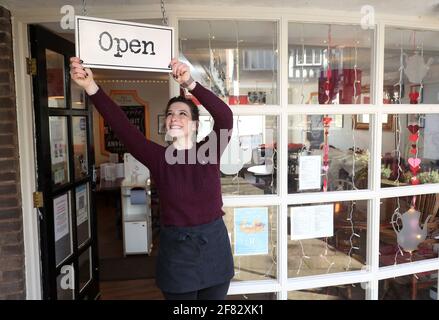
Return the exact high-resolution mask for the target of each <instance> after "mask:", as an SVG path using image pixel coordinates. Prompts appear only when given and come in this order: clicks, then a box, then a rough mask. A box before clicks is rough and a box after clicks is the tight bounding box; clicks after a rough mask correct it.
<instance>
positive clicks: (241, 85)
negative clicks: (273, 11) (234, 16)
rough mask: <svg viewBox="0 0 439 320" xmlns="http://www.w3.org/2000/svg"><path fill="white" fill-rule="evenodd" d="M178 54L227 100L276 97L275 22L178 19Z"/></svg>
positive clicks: (260, 100) (243, 101) (247, 101)
mask: <svg viewBox="0 0 439 320" xmlns="http://www.w3.org/2000/svg"><path fill="white" fill-rule="evenodd" d="M179 32H180V38H179V44H180V59H181V60H183V61H185V62H189V66H190V67H191V71H192V74H193V77H194V79H195V80H197V81H200V83H202V84H203V85H205V86H206V87H208V88H210V89H211V90H212V91H214V92H215V93H216V94H217V95H218V96H219V97H221V98H222V99H224V101H226V102H227V103H229V104H231V105H236V104H259V105H261V104H277V103H278V85H277V81H278V80H277V78H278V72H277V68H278V45H277V23H276V22H272V21H234V20H227V21H221V20H212V21H207V20H205V21H194V20H190V21H189V20H188V21H180V24H179Z"/></svg>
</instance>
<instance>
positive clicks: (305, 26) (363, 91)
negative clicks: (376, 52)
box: [288, 23, 373, 104]
mask: <svg viewBox="0 0 439 320" xmlns="http://www.w3.org/2000/svg"><path fill="white" fill-rule="evenodd" d="M372 42H373V30H363V29H362V28H361V27H360V26H356V25H328V24H315V23H289V25H288V103H290V104H368V103H370V79H371V76H370V75H371V61H372V60H371V58H372V52H371V44H372ZM354 84H356V85H354Z"/></svg>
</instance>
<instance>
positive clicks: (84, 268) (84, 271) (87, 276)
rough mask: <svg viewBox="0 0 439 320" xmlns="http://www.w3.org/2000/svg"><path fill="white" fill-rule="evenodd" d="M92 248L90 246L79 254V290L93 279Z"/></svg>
mask: <svg viewBox="0 0 439 320" xmlns="http://www.w3.org/2000/svg"><path fill="white" fill-rule="evenodd" d="M91 261H92V260H91V249H90V248H88V249H87V250H86V251H84V252H83V253H82V254H81V255H80V256H79V290H82V289H83V288H84V287H85V285H86V284H87V283H88V282H89V281H90V280H91V274H92V271H91Z"/></svg>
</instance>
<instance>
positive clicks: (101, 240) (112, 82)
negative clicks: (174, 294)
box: [31, 21, 169, 299]
mask: <svg viewBox="0 0 439 320" xmlns="http://www.w3.org/2000/svg"><path fill="white" fill-rule="evenodd" d="M137 22H139V21H137ZM143 22H146V21H143ZM146 23H153V22H151V21H147V22H146ZM155 23H158V22H155ZM32 29H38V30H40V29H41V30H43V31H41V32H44V34H45V37H46V38H47V39H48V40H47V42H50V43H51V45H52V47H53V46H55V43H56V41H58V43H62V45H61V46H60V47H62V48H63V50H64V49H66V48H68V51H66V52H65V53H64V54H62V57H63V58H62V59H61V58H60V57H59V56H57V55H56V54H52V53H50V55H49V53H47V54H46V53H45V54H46V56H45V59H46V63H47V60H49V59H50V61H52V60H53V61H58V60H59V61H58V62H57V63H58V65H62V68H63V69H62V70H63V71H62V72H63V76H62V78H63V79H64V81H65V85H64V87H61V86H60V85H59V81H52V80H54V79H52V78H50V77H52V74H49V73H54V71H52V70H51V71H50V72H49V73H48V72H46V74H44V73H41V74H38V76H36V77H34V95H35V98H36V97H37V95H38V96H40V95H41V94H40V90H41V88H39V87H38V86H42V84H45V83H46V82H47V83H49V78H50V79H52V80H50V81H51V82H50V83H57V84H58V87H57V88H54V89H53V90H55V89H56V90H58V91H60V90H61V91H62V89H63V88H67V89H65V93H64V95H63V94H58V93H59V92H56V91H55V92H50V94H47V97H43V98H40V97H39V98H38V100H41V99H43V100H44V99H46V100H50V102H48V103H46V104H50V106H49V105H47V106H45V107H44V108H43V107H41V106H39V107H38V110H37V104H36V105H35V114H37V113H38V112H41V109H44V110H46V112H47V110H48V111H49V114H47V115H45V116H44V114H43V115H42V116H38V117H36V119H35V121H36V127H37V129H38V130H37V131H38V132H39V131H41V130H43V129H44V128H43V126H42V125H41V124H39V123H37V122H42V121H43V118H44V117H50V116H56V117H69V116H70V117H73V118H72V119H71V120H68V119H67V120H65V121H67V124H66V129H64V124H61V122H63V121H64V120H62V119H64V118H59V119H58V118H56V119H58V120H59V121H58V122H59V125H57V124H54V125H52V126H54V127H56V128H61V129H60V130H61V131H62V132H64V131H65V132H66V134H65V136H66V137H67V138H66V139H67V141H66V143H65V144H63V145H66V148H67V149H66V150H67V151H69V152H70V153H69V154H72V155H75V150H76V149H75V147H74V145H75V143H74V141H71V140H69V139H73V138H74V137H75V134H74V133H69V132H70V131H71V130H73V128H74V125H75V123H76V122H74V121H76V118H75V116H79V113H81V114H80V115H81V116H83V117H85V119H84V120H81V121H82V122H84V121H85V127H86V130H85V131H84V132H85V133H83V135H84V134H85V135H86V137H87V139H86V144H85V147H84V148H85V149H86V150H87V154H86V155H83V158H82V164H83V165H84V159H85V158H86V159H87V160H86V161H87V171H86V175H85V176H84V179H89V180H87V183H88V184H87V186H86V189H85V190H86V191H84V190H83V189H78V190H76V189H75V190H73V189H66V188H67V187H65V186H63V187H62V190H63V191H67V192H70V193H68V195H67V199H68V200H65V198H66V197H65V196H64V194H63V198H62V201H61V200H60V199H58V198H57V197H56V196H59V194H55V195H54V196H55V199H56V202H55V204H52V209H50V210H52V211H51V212H50V213H49V210H47V208H46V205H45V207H44V208H43V210H46V211H47V212H44V213H43V215H44V214H45V215H52V216H53V214H54V211H53V210H55V209H54V208H55V205H58V206H61V204H63V203H64V204H65V202H66V201H67V203H68V205H69V206H70V207H68V208H69V210H70V211H68V212H69V213H70V215H71V216H68V217H69V219H70V220H68V221H69V225H68V228H70V229H71V232H70V233H69V234H71V240H70V241H71V247H72V250H73V251H75V250H76V253H75V252H73V255H74V254H76V256H75V257H70V255H69V258H68V259H67V260H65V261H63V263H62V264H60V265H57V267H56V268H55V270H54V271H53V270H51V271H52V272H49V271H45V273H46V276H45V277H48V278H49V279H50V280H47V282H48V283H49V282H50V283H51V285H47V288H45V289H44V291H45V292H46V291H47V292H48V293H47V295H46V294H44V298H45V299H84V298H85V299H96V298H99V299H162V298H163V297H162V295H161V292H160V290H159V289H158V288H157V287H156V286H155V278H154V277H155V258H154V256H155V255H156V252H157V249H158V243H157V239H158V237H157V235H158V229H159V228H158V215H159V212H158V207H159V205H158V202H157V198H158V196H157V194H156V192H155V189H154V183H152V185H151V207H152V215H153V221H152V224H153V225H152V230H151V232H152V243H153V248H152V252H151V253H150V254H149V255H147V254H125V252H124V250H123V239H124V237H123V225H122V214H123V212H122V206H121V203H120V202H121V201H120V199H121V193H120V191H121V187H120V184H121V181H122V180H123V178H124V177H120V178H119V179H118V180H117V181H114V182H113V183H110V184H109V183H108V181H105V179H103V176H102V175H101V166H102V165H103V164H106V163H109V162H110V161H112V160H111V159H110V157H109V153H108V150H105V146H103V144H102V143H101V140H102V139H101V138H102V136H101V135H102V132H101V131H102V130H101V123H100V122H101V119H100V116H99V114H98V113H97V111H96V110H94V108H93V107H92V105H90V106H89V104H88V103H89V101H88V100H87V98H86V95H85V94H84V93H83V92H82V90H80V88H76V87H74V86H75V85H74V84H73V83H71V82H70V79H69V74H68V70H69V62H68V58H69V57H70V56H73V55H74V33H73V30H71V31H70V32H69V31H67V32H66V30H61V29H60V28H59V24H58V23H45V24H42V25H40V26H33V27H32ZM34 33H35V32H34V31H33V33H32V32H31V34H32V36H33V37H34ZM49 34H51V36H49ZM54 39H57V40H56V41H55V40H54ZM42 43H43V42H41V40H39V41H34V40H33V41H32V46H33V47H34V48H35V52H37V51H38V50H39V51H42V50H43V49H42V48H41V44H42ZM48 45H49V44H48ZM44 50H46V49H44ZM48 50H51V51H53V52H55V53H58V52H61V49H59V50H58V49H56V50H55V49H54V48H52V49H48ZM58 54H59V53H58ZM40 55H41V54H40ZM32 56H34V55H32ZM35 57H37V56H35ZM37 60H38V59H37ZM61 60H62V61H63V62H62V63H61V62H60V61H61ZM46 69H47V67H46ZM52 69H53V68H52ZM58 69H59V68H58ZM93 73H94V77H95V79H96V81H97V83H98V84H99V85H100V86H101V88H102V89H103V90H104V91H105V92H106V93H107V94H110V93H111V92H112V91H134V92H136V93H137V95H138V96H139V97H140V98H141V99H142V100H143V101H145V102H146V103H147V104H148V106H149V119H148V121H147V122H148V123H147V128H148V130H149V133H148V134H149V137H150V139H151V140H153V141H154V142H157V143H162V144H164V143H165V142H164V135H163V134H162V133H161V132H160V131H161V130H160V128H159V119H160V116H161V115H162V114H163V112H164V106H165V105H166V102H167V100H168V96H169V85H168V76H167V75H166V74H157V73H147V72H133V71H131V72H126V71H118V70H103V69H102V70H98V69H95V70H93ZM57 76H58V78H59V74H58V75H57ZM46 90H49V91H50V90H52V89H46ZM62 96H64V98H62ZM48 97H52V98H51V99H49V98H48ZM63 99H64V100H65V101H66V102H65V104H66V106H67V107H65V108H62V107H61V108H60V107H59V106H62V101H63ZM52 100H54V101H52ZM69 101H70V102H69ZM81 101H83V103H84V107H83V109H79V108H77V107H75V106H79V105H80V104H79V103H80V102H81ZM69 103H70V104H69ZM40 105H42V104H41V103H40ZM78 110H79V111H78ZM52 113H53V115H52ZM66 113H67V115H66ZM49 119H52V118H49ZM52 121H53V119H52ZM69 121H70V122H71V123H70V122H69ZM43 122H44V121H43ZM46 122H47V120H46ZM46 126H48V127H49V129H48V130H49V133H48V134H46V135H41V134H40V133H39V134H38V135H39V136H38V139H39V142H38V144H37V153H38V163H39V164H40V163H41V164H42V165H41V166H40V165H38V167H39V169H40V167H41V169H43V168H44V165H46V166H47V167H46V168H45V170H46V171H45V173H41V174H40V171H39V177H41V180H42V182H41V184H42V186H43V185H45V186H46V187H47V188H49V185H50V183H49V182H47V181H46V180H47V178H48V177H50V176H51V175H52V173H51V171H50V170H49V169H52V168H50V164H51V163H53V162H54V161H53V160H54V159H52V158H50V155H51V153H50V152H51V149H50V148H49V149H48V150H46V151H44V152H43V151H42V150H44V148H43V146H44V145H45V146H46V147H47V146H50V143H49V142H50V139H51V131H50V130H51V129H50V128H51V124H48V125H47V124H46ZM83 126H84V123H82V127H83ZM52 130H54V129H52ZM63 130H64V131H63ZM69 130H70V131H69ZM72 142H73V145H72V146H70V144H72ZM52 144H53V145H54V144H55V143H52ZM56 145H57V147H58V148H59V146H58V143H56ZM70 149H72V150H71V151H70ZM54 150H55V149H54ZM57 152H58V151H57ZM40 153H41V160H40ZM53 153H55V151H53ZM65 154H67V153H65ZM44 155H45V156H44ZM64 158H66V157H64ZM121 158H123V157H119V159H118V160H119V165H120V164H121V163H123V159H121ZM121 160H122V161H121ZM57 161H58V160H57ZM59 161H60V160H59ZM66 161H67V160H66ZM69 161H71V162H72V164H73V168H70V162H68V161H67V163H68V165H65V164H63V165H62V166H61V161H60V162H59V164H58V166H59V169H53V170H55V171H56V170H58V171H59V173H57V174H56V175H55V174H53V177H52V180H55V179H57V180H56V181H58V180H61V177H63V176H64V178H65V177H66V176H67V175H69V179H70V180H69V181H71V182H72V183H73V185H72V188H73V187H75V188H76V187H78V185H76V180H75V179H76V177H75V172H79V171H78V170H79V169H78V168H79V167H78V168H76V166H75V161H77V160H76V158H75V157H73V158H72V159H71V160H69ZM57 163H58V162H57ZM61 167H62V168H63V170H64V169H65V168H66V167H67V168H68V169H69V170H70V171H66V170H64V172H63V173H61ZM70 175H71V176H70ZM94 178H95V179H94ZM39 180H40V179H39ZM81 181H82V182H84V181H86V180H81ZM64 182H65V181H63V183H64ZM63 183H61V184H63ZM49 189H50V188H49ZM40 190H41V189H40ZM72 190H73V191H72ZM60 192H61V191H60ZM75 192H77V193H78V194H79V193H80V192H82V193H84V192H86V193H85V194H86V196H87V198H86V199H87V200H88V202H87V201H86V203H88V204H89V211H87V214H88V217H89V219H88V220H87V223H89V231H90V234H89V236H90V239H89V242H87V244H85V246H86V247H83V246H82V245H81V246H79V247H78V244H79V243H78V241H80V236H79V235H77V234H78V230H79V229H78V227H75V226H76V225H77V224H78V222H81V221H83V220H84V217H83V216H80V217H79V218H78V214H76V217H75V214H71V213H74V212H76V211H77V209H76V207H75V206H74V205H76V206H78V207H79V204H75V202H74V201H76V198H75V197H77V196H76V193H75ZM46 198H47V197H45V201H49V200H48V199H52V200H53V197H52V198H48V199H46ZM70 198H71V199H70ZM43 210H42V211H43ZM83 215H84V214H83ZM75 218H76V221H74V219H75ZM52 220H54V219H52ZM50 223H52V226H53V228H54V225H53V223H55V221H51V222H50ZM40 224H41V226H42V227H43V228H41V242H42V247H41V248H42V251H44V252H52V251H53V250H54V248H55V247H57V240H56V239H58V238H59V234H58V235H52V234H51V233H53V231H51V230H53V228H52V227H51V225H50V224H49V223H46V222H45V221H44V219H43V220H42V221H40ZM44 224H47V226H44ZM64 229H65V228H64ZM48 239H52V240H50V241H51V243H50V241H49V240H48ZM43 242H45V243H46V246H44V245H43ZM75 248H76V249H75ZM83 248H89V251H87V249H83ZM51 250H52V251H51ZM83 250H85V251H87V253H86V254H90V255H91V258H90V264H91V265H92V269H91V270H92V271H91V275H92V276H91V277H90V278H91V280H92V283H93V286H94V288H95V291H94V292H93V293H88V294H86V293H85V291H84V289H83V288H82V287H81V286H80V284H78V286H76V288H77V289H74V290H72V291H71V292H69V294H61V293H63V292H64V291H63V290H61V289H60V285H61V280H62V277H63V274H62V273H61V269H62V267H63V266H65V265H69V263H71V264H72V267H73V268H76V269H73V270H75V272H74V274H75V275H76V271H77V270H80V269H81V267H80V266H82V265H83V262H82V261H83V259H82V260H80V259H79V257H80V256H81V255H82V256H84V252H85V251H83ZM90 252H91V253H90ZM55 254H56V250H55ZM69 254H70V253H69ZM48 256H50V255H48ZM45 259H46V260H47V262H46V264H45V265H44V267H43V269H45V270H46V269H48V270H49V269H50V268H49V267H50V266H51V265H52V264H53V260H56V257H55V258H54V257H51V258H50V259H52V260H50V259H49V257H46V258H45ZM75 259H76V260H78V261H77V262H74V263H73V262H72V261H75ZM49 260H50V261H49ZM75 266H77V267H75ZM78 272H79V274H80V275H81V272H80V271H78ZM53 274H55V275H56V276H55V277H58V278H57V280H58V282H59V283H58V284H57V287H56V286H54V285H53V283H55V281H54V280H53V277H54V276H53ZM45 281H46V280H45ZM75 281H79V282H80V280H78V279H76V280H75ZM75 290H76V291H75Z"/></svg>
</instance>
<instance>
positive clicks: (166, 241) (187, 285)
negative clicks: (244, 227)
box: [156, 218, 235, 293]
mask: <svg viewBox="0 0 439 320" xmlns="http://www.w3.org/2000/svg"><path fill="white" fill-rule="evenodd" d="M234 274H235V272H234V266H233V255H232V250H231V247H230V241H229V236H228V233H227V228H226V226H225V224H224V221H223V219H222V218H218V219H216V220H215V221H213V222H210V223H207V224H203V225H199V226H193V227H161V228H160V242H159V252H158V257H157V268H156V283H157V286H158V287H159V288H160V289H161V290H162V291H165V292H170V293H185V292H191V291H197V290H201V289H204V288H208V287H212V286H215V285H218V284H221V283H224V282H226V281H229V280H231V279H232V278H233V276H234Z"/></svg>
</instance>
